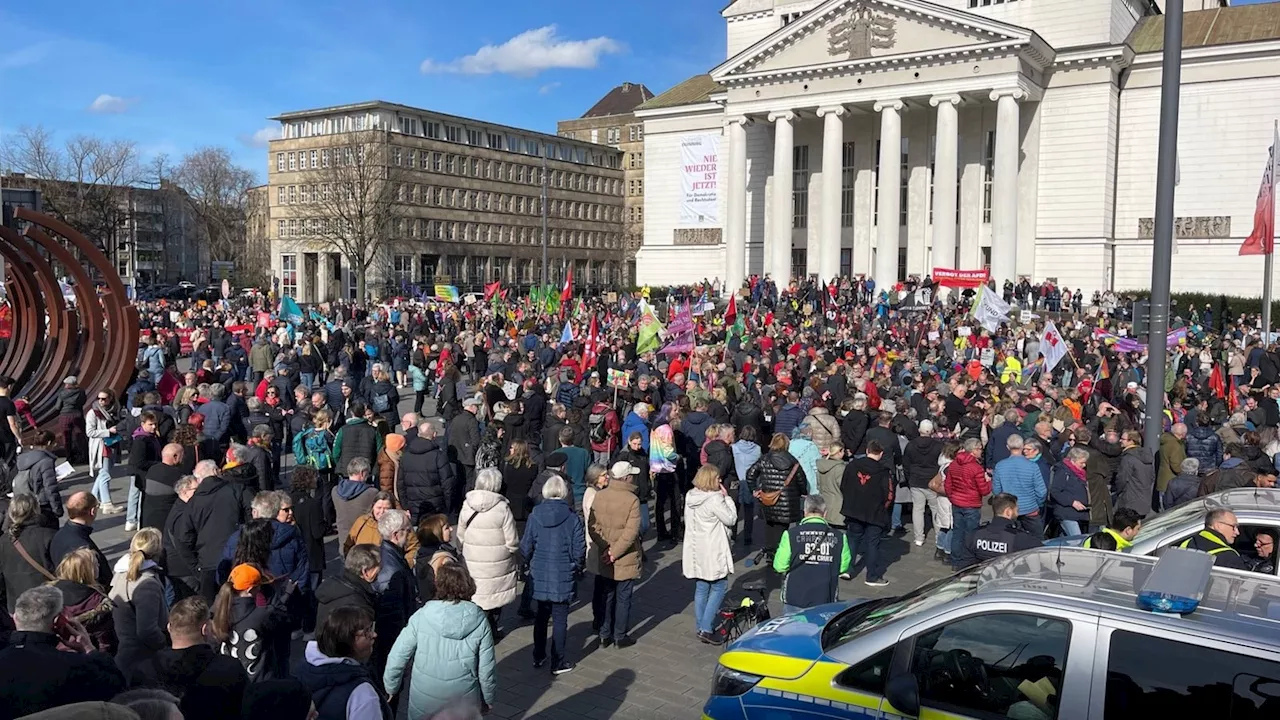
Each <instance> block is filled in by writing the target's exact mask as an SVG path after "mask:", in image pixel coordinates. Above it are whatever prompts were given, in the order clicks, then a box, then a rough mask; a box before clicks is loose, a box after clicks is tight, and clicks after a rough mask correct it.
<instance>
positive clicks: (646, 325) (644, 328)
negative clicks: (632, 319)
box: [636, 306, 662, 355]
mask: <svg viewBox="0 0 1280 720" xmlns="http://www.w3.org/2000/svg"><path fill="white" fill-rule="evenodd" d="M661 331H662V323H661V322H658V318H657V316H655V315H654V314H653V311H652V310H651V309H649V308H648V307H647V306H646V308H645V312H644V315H643V316H642V317H641V318H640V334H639V335H638V336H637V337H636V353H637V354H641V355H642V354H644V353H647V352H649V351H650V350H657V349H658V333H659V332H661Z"/></svg>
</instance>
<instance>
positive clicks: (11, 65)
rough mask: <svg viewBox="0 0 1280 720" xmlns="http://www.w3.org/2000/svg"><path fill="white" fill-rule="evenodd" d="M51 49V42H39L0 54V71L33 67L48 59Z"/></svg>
mask: <svg viewBox="0 0 1280 720" xmlns="http://www.w3.org/2000/svg"><path fill="white" fill-rule="evenodd" d="M53 49H54V45H53V43H52V42H40V43H35V44H34V45H27V46H24V47H20V48H18V49H16V50H10V51H8V52H5V53H0V70H13V69H15V68H20V67H27V66H28V65H35V64H37V63H39V62H40V61H42V60H44V59H45V58H46V57H48V56H49V54H50V53H51V52H53Z"/></svg>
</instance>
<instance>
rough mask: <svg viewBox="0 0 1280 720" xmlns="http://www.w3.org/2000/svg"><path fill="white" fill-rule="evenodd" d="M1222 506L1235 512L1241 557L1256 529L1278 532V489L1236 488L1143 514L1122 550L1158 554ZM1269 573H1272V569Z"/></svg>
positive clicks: (1079, 540)
mask: <svg viewBox="0 0 1280 720" xmlns="http://www.w3.org/2000/svg"><path fill="white" fill-rule="evenodd" d="M1219 508H1224V509H1227V510H1231V511H1232V512H1234V513H1235V515H1236V519H1237V520H1238V521H1239V523H1240V536H1239V537H1238V538H1237V539H1236V542H1235V546H1234V547H1235V548H1236V550H1237V551H1239V552H1240V554H1241V555H1242V556H1243V557H1246V558H1249V557H1251V556H1253V555H1254V539H1255V538H1256V537H1257V535H1258V534H1259V533H1262V532H1270V533H1272V534H1273V536H1276V535H1280V489H1274V488H1237V489H1235V490H1223V491H1222V492H1218V493H1214V494H1212V495H1207V496H1205V497H1202V498H1196V499H1195V500H1192V501H1191V502H1188V503H1185V504H1183V505H1179V506H1177V507H1175V508H1173V509H1171V510H1168V511H1166V512H1162V513H1159V514H1157V515H1154V516H1152V517H1149V518H1147V519H1146V520H1144V521H1143V522H1142V528H1141V529H1140V530H1138V535H1137V537H1135V538H1134V539H1133V545H1132V547H1129V548H1126V549H1125V550H1124V551H1125V552H1127V553H1129V554H1131V555H1156V556H1159V555H1160V554H1161V553H1163V552H1164V551H1165V550H1166V549H1167V548H1171V547H1177V546H1178V545H1179V544H1180V543H1181V542H1182V541H1184V540H1186V539H1187V538H1189V537H1191V536H1192V535H1195V534H1196V533H1198V532H1200V531H1201V530H1203V529H1204V516H1205V514H1206V513H1208V512H1209V511H1210V510H1216V509H1219ZM1087 537H1088V536H1085V535H1077V536H1073V537H1066V538H1056V539H1054V540H1050V541H1048V542H1047V543H1046V544H1047V545H1077V546H1078V545H1082V544H1083V543H1084V541H1085V539H1086V538H1087ZM1271 574H1275V573H1274V571H1273V572H1272V573H1271Z"/></svg>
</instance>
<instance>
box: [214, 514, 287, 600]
mask: <svg viewBox="0 0 1280 720" xmlns="http://www.w3.org/2000/svg"><path fill="white" fill-rule="evenodd" d="M243 527H244V526H243V525H242V526H240V527H238V528H236V530H235V532H233V533H231V537H229V538H227V544H226V545H224V546H223V548H222V560H221V561H220V562H219V563H218V582H226V580H227V577H228V576H229V575H230V574H231V563H232V562H233V561H234V560H235V555H236V545H239V544H240V530H241V529H243ZM271 527H272V528H273V529H274V530H275V535H274V536H272V538H271V555H270V556H269V557H268V558H267V572H269V573H271V576H272V577H277V578H282V577H287V578H289V579H290V580H292V581H294V582H296V583H298V585H299V586H300V587H303V586H306V583H307V572H308V566H307V545H306V543H304V542H303V541H302V533H300V532H298V528H296V527H294V526H293V525H290V524H289V523H282V522H280V521H279V520H272V521H271Z"/></svg>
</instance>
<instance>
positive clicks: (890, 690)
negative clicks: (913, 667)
mask: <svg viewBox="0 0 1280 720" xmlns="http://www.w3.org/2000/svg"><path fill="white" fill-rule="evenodd" d="M884 698H885V699H886V700H888V701H889V704H890V705H893V709H894V710H895V711H897V712H899V713H902V714H903V715H907V716H910V717H916V716H917V715H919V714H920V688H919V686H918V685H917V684H916V676H915V675H912V674H911V673H899V674H897V675H894V676H893V677H891V678H889V682H887V683H885V686H884Z"/></svg>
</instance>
